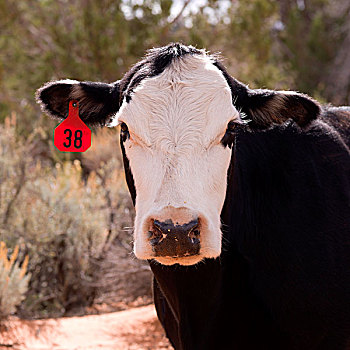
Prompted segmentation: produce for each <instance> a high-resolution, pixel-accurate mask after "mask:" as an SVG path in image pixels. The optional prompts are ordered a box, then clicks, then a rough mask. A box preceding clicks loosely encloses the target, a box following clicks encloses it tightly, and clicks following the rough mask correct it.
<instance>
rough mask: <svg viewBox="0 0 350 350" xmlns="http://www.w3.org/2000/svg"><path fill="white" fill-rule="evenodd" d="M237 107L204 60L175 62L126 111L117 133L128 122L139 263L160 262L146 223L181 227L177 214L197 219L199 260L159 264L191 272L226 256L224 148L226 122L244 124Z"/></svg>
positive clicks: (141, 88)
mask: <svg viewBox="0 0 350 350" xmlns="http://www.w3.org/2000/svg"><path fill="white" fill-rule="evenodd" d="M231 99H232V97H231V91H230V88H229V86H228V84H227V82H226V80H225V79H224V77H223V75H222V73H221V72H220V70H219V69H218V68H216V67H215V66H214V65H213V64H212V61H211V59H210V58H209V57H208V56H206V55H205V54H203V55H195V56H190V55H188V56H185V57H183V58H181V59H175V60H174V61H173V62H172V64H171V65H170V66H169V67H168V68H166V69H165V70H164V72H163V73H162V74H160V75H159V76H156V77H153V78H149V79H145V80H144V81H143V82H142V83H141V84H140V85H139V86H138V87H137V88H136V89H135V91H134V93H133V95H132V100H131V101H130V102H129V103H126V102H124V103H123V105H122V106H121V108H120V111H119V112H118V114H117V115H116V117H115V118H116V119H117V120H116V121H115V122H112V125H113V124H117V123H121V122H124V123H126V124H127V125H128V128H129V132H130V139H128V140H126V142H125V151H126V155H127V157H128V159H129V161H130V166H131V170H132V173H133V177H134V181H135V186H136V193H137V196H136V218H135V233H134V234H135V246H134V251H135V255H136V256H137V257H138V258H141V259H151V258H154V253H153V252H152V250H151V246H150V244H149V242H148V239H147V223H148V222H149V220H150V219H151V218H154V219H157V217H162V213H163V212H164V210H166V208H167V210H168V212H169V210H170V213H171V214H170V216H171V217H169V219H173V221H174V222H175V220H177V221H178V220H180V219H181V218H180V219H179V217H178V216H179V215H178V214H179V212H180V211H179V210H178V208H186V210H187V211H186V212H187V213H189V212H190V213H193V217H196V216H197V215H199V217H200V219H201V220H202V223H203V226H202V228H201V249H200V256H191V257H185V258H171V257H169V258H168V257H157V258H155V259H156V260H157V261H159V262H160V263H162V264H166V265H171V264H175V263H179V264H182V265H192V264H195V263H197V262H199V261H201V260H202V259H203V258H205V257H208V258H215V257H217V256H219V255H220V252H221V229H220V212H221V209H222V206H223V203H224V199H225V194H226V176H227V170H228V166H229V163H230V155H231V150H230V149H229V148H227V147H226V148H224V147H223V146H222V144H221V143H220V140H221V139H222V137H223V136H224V134H225V131H226V127H227V124H228V122H229V121H230V120H239V114H238V112H237V110H236V109H235V108H234V106H233V105H232V100H231ZM169 208H170V209H169ZM180 216H181V215H180ZM174 219H175V220H174ZM184 221H186V222H188V221H189V220H187V218H186V220H184Z"/></svg>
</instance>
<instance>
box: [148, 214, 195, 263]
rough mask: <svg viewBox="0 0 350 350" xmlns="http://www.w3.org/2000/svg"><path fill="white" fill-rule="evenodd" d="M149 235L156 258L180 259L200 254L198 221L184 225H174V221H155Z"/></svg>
mask: <svg viewBox="0 0 350 350" xmlns="http://www.w3.org/2000/svg"><path fill="white" fill-rule="evenodd" d="M148 235H149V236H148V237H149V242H150V244H151V245H152V247H153V250H154V252H155V253H156V256H177V257H180V256H189V255H196V254H198V253H199V249H200V223H199V220H198V219H194V220H192V221H190V222H188V223H186V224H182V225H179V224H175V225H174V223H173V221H172V220H166V221H159V220H153V221H152V226H151V228H150V231H149V232H148Z"/></svg>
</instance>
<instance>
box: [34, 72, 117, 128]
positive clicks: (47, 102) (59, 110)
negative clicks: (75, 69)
mask: <svg viewBox="0 0 350 350" xmlns="http://www.w3.org/2000/svg"><path fill="white" fill-rule="evenodd" d="M36 100H37V102H38V103H39V104H40V106H41V109H42V111H43V112H44V113H46V114H48V115H49V116H51V117H52V118H56V119H61V120H62V119H64V118H66V117H67V114H68V104H69V101H70V100H78V102H79V115H80V117H81V118H82V119H83V120H84V121H85V122H86V123H88V124H90V125H95V124H98V125H101V126H102V125H105V124H106V123H107V122H108V121H109V119H110V118H111V117H112V115H114V114H115V113H116V112H117V111H118V109H119V82H115V83H113V84H106V83H94V82H88V81H86V82H79V81H77V80H69V79H67V80H58V81H52V82H49V83H46V84H45V85H44V86H42V87H41V88H40V89H38V90H37V92H36Z"/></svg>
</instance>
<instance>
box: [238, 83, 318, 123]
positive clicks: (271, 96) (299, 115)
mask: <svg viewBox="0 0 350 350" xmlns="http://www.w3.org/2000/svg"><path fill="white" fill-rule="evenodd" d="M241 102H242V104H241V111H242V112H244V113H245V114H246V115H247V117H248V119H250V120H251V121H252V124H253V126H256V127H263V128H264V127H269V126H271V125H272V124H281V123H283V122H284V121H286V120H287V119H293V120H294V121H295V122H296V123H297V124H298V125H300V126H306V125H307V124H309V123H310V122H311V121H312V120H314V119H316V118H317V117H318V116H319V114H320V111H321V108H320V105H319V103H318V102H317V101H315V100H313V99H311V98H310V97H309V96H307V95H303V94H300V93H297V92H295V91H272V90H251V89H247V94H246V96H245V98H244V99H243V101H241Z"/></svg>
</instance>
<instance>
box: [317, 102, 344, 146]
mask: <svg viewBox="0 0 350 350" xmlns="http://www.w3.org/2000/svg"><path fill="white" fill-rule="evenodd" d="M320 120H322V121H323V122H325V123H327V124H328V125H329V126H331V127H332V128H333V129H334V130H336V132H337V133H339V135H340V136H341V137H342V139H343V141H344V143H345V144H346V145H347V146H348V147H350V106H344V107H333V106H325V107H323V108H322V113H321V116H320Z"/></svg>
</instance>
